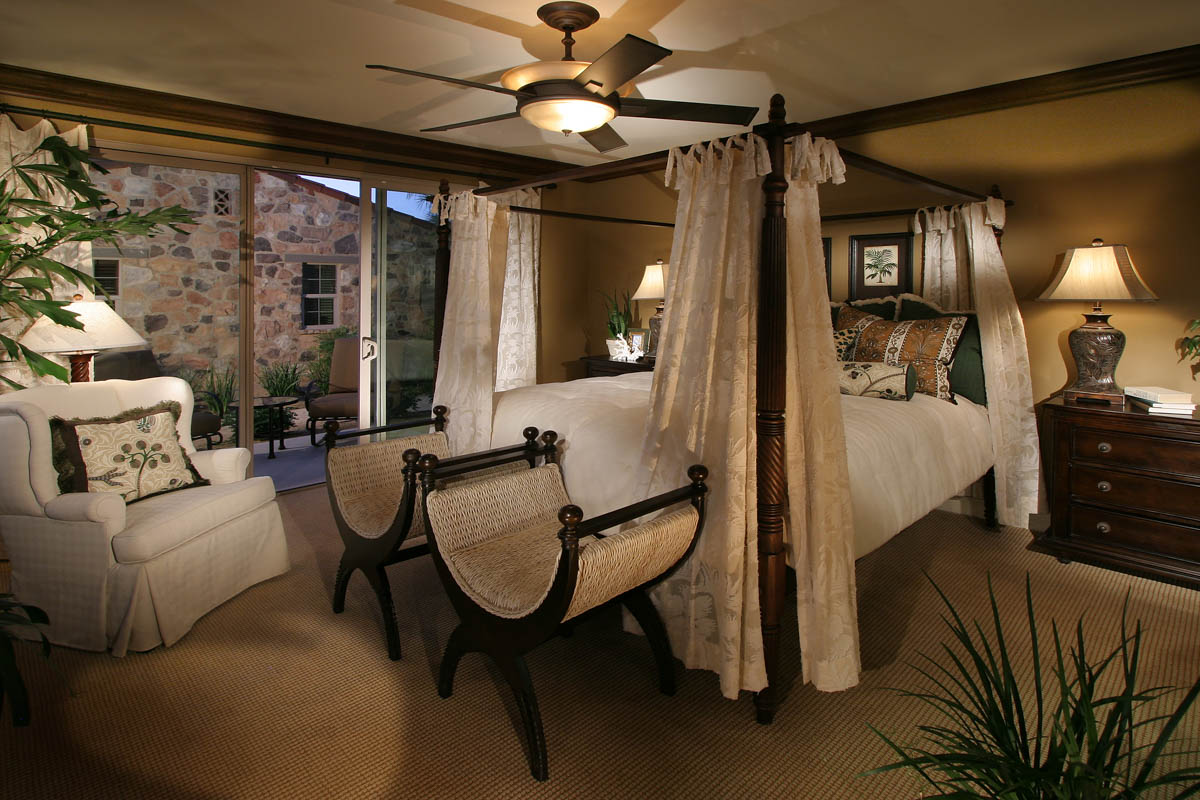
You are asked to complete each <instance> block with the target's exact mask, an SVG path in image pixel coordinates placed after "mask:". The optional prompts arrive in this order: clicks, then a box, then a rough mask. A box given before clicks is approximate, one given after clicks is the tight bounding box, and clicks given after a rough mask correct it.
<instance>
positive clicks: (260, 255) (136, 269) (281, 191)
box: [93, 162, 437, 393]
mask: <svg viewBox="0 0 1200 800" xmlns="http://www.w3.org/2000/svg"><path fill="white" fill-rule="evenodd" d="M105 166H106V167H107V168H108V169H109V173H108V174H107V175H97V176H96V183H97V185H98V186H99V187H100V189H101V190H102V191H104V192H105V193H106V194H107V195H108V196H109V197H111V198H112V199H113V200H114V201H115V202H116V203H117V204H118V206H120V207H121V208H133V209H137V210H147V209H150V208H156V207H161V206H167V205H181V206H183V207H184V208H188V209H191V210H193V211H196V212H197V214H198V220H199V224H198V225H197V226H196V227H195V228H194V229H192V230H190V231H189V232H188V233H183V234H179V233H174V232H168V233H166V234H163V235H161V236H157V237H155V238H153V239H145V238H144V237H136V238H134V237H131V238H130V239H129V240H127V241H126V242H123V243H122V247H121V252H119V253H118V252H117V251H116V250H115V249H111V248H105V247H99V246H98V247H97V248H96V249H95V252H94V254H93V257H94V258H117V259H119V260H120V262H121V268H120V293H119V295H118V297H117V303H116V309H117V312H118V313H119V314H121V316H122V317H124V318H125V320H126V321H127V322H129V324H130V325H131V326H132V327H133V328H134V329H135V330H136V331H138V333H140V334H142V335H143V336H144V337H145V338H146V339H147V340H148V341H149V342H150V346H151V348H152V350H153V351H154V354H155V356H156V357H157V359H158V361H159V364H160V366H161V367H162V369H163V371H164V372H166V373H168V374H174V373H177V372H180V371H184V370H206V369H208V368H209V366H213V365H215V366H216V368H217V369H218V370H223V369H226V368H235V367H236V366H237V357H238V335H239V322H238V266H237V265H238V234H239V231H240V228H241V216H240V214H241V197H240V177H239V176H238V175H236V174H232V173H220V172H208V171H204V170H194V169H186V168H182V167H169V166H159V165H146V164H125V163H115V162H105ZM218 189H219V190H223V191H224V192H225V193H226V197H227V200H228V203H227V211H228V213H218V211H219V210H220V209H217V208H215V207H214V192H215V190H218ZM254 202H255V210H256V213H255V224H254V285H255V288H254V297H255V305H256V315H255V322H254V338H255V342H254V356H255V364H254V371H255V373H258V372H259V371H260V370H261V369H262V368H263V367H265V366H268V365H272V364H280V363H299V364H301V365H303V364H304V363H305V362H307V361H311V360H312V359H313V358H314V357H315V355H316V353H315V347H316V336H317V334H319V333H320V331H321V329H311V328H310V329H305V328H303V327H302V325H301V314H300V306H301V302H300V300H301V292H302V286H301V283H302V270H303V264H304V263H305V262H310V263H318V264H329V263H332V264H335V265H336V266H337V274H338V280H337V301H336V303H335V308H336V310H335V324H336V325H346V326H349V327H351V328H357V327H358V310H359V278H358V275H359V205H358V198H357V197H354V196H353V195H348V194H345V193H343V192H340V191H337V190H335V189H331V188H328V187H326V186H323V185H321V184H318V183H315V182H313V181H309V180H305V179H304V178H302V177H299V176H297V175H294V174H289V173H281V172H273V171H266V170H259V171H256V172H255V186H254ZM387 229H388V232H387V237H388V258H387V271H388V287H389V289H388V320H387V336H388V338H390V339H396V338H420V339H432V336H433V264H434V254H435V251H436V248H437V235H436V229H437V223H436V222H433V221H429V220H424V219H419V218H416V217H413V216H410V215H408V214H404V213H402V212H398V211H394V210H391V209H389V210H388V214H387ZM261 391H262V389H261V386H256V388H255V392H256V393H261Z"/></svg>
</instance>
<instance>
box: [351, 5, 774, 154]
mask: <svg viewBox="0 0 1200 800" xmlns="http://www.w3.org/2000/svg"><path fill="white" fill-rule="evenodd" d="M537 15H538V18H539V19H541V20H542V21H543V22H545V23H546V24H547V25H549V26H550V27H551V28H554V29H555V30H559V31H562V32H563V33H564V34H565V36H564V37H563V40H562V43H563V45H564V46H565V48H566V54H565V55H564V56H563V59H562V61H535V62H534V63H532V64H525V65H522V66H519V67H514V68H512V69H510V70H509V71H508V72H506V73H504V74H503V75H502V76H501V77H500V83H501V85H500V86H493V85H492V84H488V83H477V82H475V81H468V80H463V79H461V78H448V77H445V76H443V75H433V74H430V73H428V72H418V71H417V70H412V69H402V68H400V67H389V66H385V65H383V64H367V65H366V66H367V69H381V70H387V71H389V72H399V73H400V74H402V75H414V76H416V77H418V78H432V79H433V80H438V81H443V82H445V83H453V84H456V85H458V86H470V87H473V88H476V89H486V90H487V91H489V92H498V93H500V94H504V95H508V96H510V97H515V98H516V99H517V110H516V111H512V112H510V113H507V114H497V115H496V116H492V117H482V118H480V119H472V120H467V121H466V122H453V123H450V124H448V125H438V126H437V127H434V128H423V129H422V132H431V131H448V130H453V129H454V128H465V127H467V126H470V125H482V124H484V123H485V122H499V121H500V120H506V119H514V118H516V117H524V118H525V119H526V120H527V121H529V122H531V123H533V124H534V125H536V126H537V127H539V128H542V129H544V130H548V131H562V132H563V133H564V134H571V133H578V134H579V135H580V136H582V137H583V138H584V139H586V140H587V142H588V143H589V144H590V145H592V147H595V148H596V149H597V150H599V151H600V152H601V153H607V152H608V151H610V150H616V149H617V148H619V147H625V146H626V142H625V140H624V139H622V138H621V136H620V134H618V133H617V132H616V131H615V130H613V129H612V126H610V125H609V124H608V123H609V121H611V120H612V119H613V118H615V117H618V116H623V117H643V118H649V119H674V120H687V121H692V122H716V123H722V124H727V125H749V124H750V121H751V120H753V119H754V115H755V114H757V113H758V108H757V107H750V106H730V105H721V104H717V103H686V102H676V101H673V100H647V99H645V98H641V97H629V96H628V95H629V93H630V92H631V91H632V87H631V86H629V85H628V84H629V82H630V81H631V80H633V79H634V78H636V77H637V76H638V75H640V74H642V72H644V71H645V70H646V69H648V68H650V67H652V66H654V65H655V64H657V63H658V62H659V61H662V60H663V59H664V58H666V57H667V56H669V55H671V51H670V50H668V49H667V48H665V47H659V46H658V45H656V44H654V43H653V42H648V41H646V40H645V39H640V38H638V37H637V36H633V35H631V34H626V35H625V38H624V39H622V40H621V41H619V42H617V43H616V44H615V45H613V46H612V47H610V48H609V49H608V50H606V51H605V52H604V54H603V55H601V56H600V57H599V58H598V59H596V60H595V61H593V62H591V63H590V64H589V63H588V62H586V61H576V60H575V59H574V58H573V57H572V56H571V47H572V46H573V45H574V44H575V39H574V37H572V35H571V34H573V33H575V32H576V31H580V30H583V29H584V28H586V27H588V26H589V25H591V24H592V23H594V22H596V20H598V19H600V12H598V11H597V10H596V9H594V8H592V7H591V6H589V5H586V4H584V3H576V2H557V3H547V4H546V5H544V6H542V7H541V8H539V9H538V10H537Z"/></svg>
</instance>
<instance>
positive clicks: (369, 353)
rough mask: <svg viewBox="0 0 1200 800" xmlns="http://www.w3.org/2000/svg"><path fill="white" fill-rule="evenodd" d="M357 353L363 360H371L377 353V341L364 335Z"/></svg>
mask: <svg viewBox="0 0 1200 800" xmlns="http://www.w3.org/2000/svg"><path fill="white" fill-rule="evenodd" d="M359 355H360V357H361V358H362V360H363V361H373V360H374V359H375V357H376V356H378V355H379V342H377V341H375V340H374V339H372V338H371V337H370V336H364V337H363V339H362V345H361V350H360V353H359Z"/></svg>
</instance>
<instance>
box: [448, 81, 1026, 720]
mask: <svg viewBox="0 0 1200 800" xmlns="http://www.w3.org/2000/svg"><path fill="white" fill-rule="evenodd" d="M753 131H754V133H756V134H758V135H759V136H761V137H762V138H763V139H765V140H766V142H767V148H768V151H769V152H770V156H771V172H770V173H768V174H767V175H766V176H764V178H763V193H764V195H765V198H766V209H765V214H764V216H763V220H762V245H761V248H760V253H759V265H758V269H759V283H758V329H757V337H758V342H757V359H758V364H759V367H760V368H759V369H758V371H757V374H756V388H757V407H756V410H755V433H756V436H757V439H758V452H757V464H756V467H757V473H758V517H757V523H758V525H757V527H758V533H757V537H758V586H759V603H760V609H761V614H762V637H763V660H764V664H765V668H766V673H767V686H766V687H764V688H763V689H761V690H760V691H759V692H757V693H756V694H755V698H754V706H755V716H756V719H757V720H758V722H760V723H762V724H769V723H771V722H772V721H773V720H774V718H775V713H776V711H777V710H778V708H779V705H780V702H781V701H782V700H783V696H782V687H783V685H784V680H783V679H784V676H783V675H782V674H781V672H780V669H781V665H780V645H781V639H780V637H781V634H782V624H781V623H782V619H783V615H784V610H785V608H786V606H785V602H786V598H787V554H786V551H785V547H784V525H785V522H784V520H785V516H786V514H787V502H788V499H787V481H786V474H785V468H784V464H785V463H786V459H785V452H784V417H785V413H786V410H787V409H786V401H785V389H786V386H787V359H786V357H785V355H786V340H785V336H786V333H787V330H786V325H787V319H786V305H785V298H786V297H787V225H786V220H785V196H786V194H787V188H788V183H787V179H786V178H785V172H784V143H785V142H786V141H787V139H789V138H791V137H792V136H795V135H797V134H801V133H803V132H804V127H803V126H802V125H798V124H795V123H791V124H789V123H788V122H787V121H786V109H785V107H784V98H783V96H782V95H779V94H776V95H774V96H772V97H771V104H770V108H769V111H768V116H767V122H765V123H762V124H760V125H756V126H755V127H754V128H753ZM680 149H681V150H682V151H683V152H685V153H686V152H687V151H688V149H689V147H682V148H680ZM839 152H840V154H841V156H842V160H843V161H844V163H845V164H846V165H847V166H852V167H858V168H860V169H864V170H867V171H869V172H873V173H876V174H878V175H883V176H886V177H890V178H893V179H895V180H898V181H902V182H905V183H911V184H915V185H918V186H921V187H923V188H926V189H930V190H932V191H935V192H937V193H939V194H944V195H947V196H949V197H951V198H954V199H956V200H959V201H963V200H967V201H980V200H986V199H987V197H988V195H983V194H979V193H978V192H973V191H970V190H968V189H963V188H960V187H957V186H952V185H950V184H947V183H942V182H941V181H936V180H933V179H932V178H927V177H925V176H923V175H919V174H917V173H915V172H909V171H908V170H904V169H901V168H899V167H895V166H892V165H890V164H886V163H884V162H882V161H877V160H875V159H872V158H868V157H867V156H863V155H859V154H857V153H852V152H850V151H847V150H841V149H839ZM665 160H666V153H665V152H662V153H651V154H649V155H642V156H635V157H633V158H628V159H624V160H621V161H613V162H607V163H604V164H597V165H593V166H588V167H576V168H573V169H568V170H564V171H561V172H556V173H553V174H550V175H545V176H541V177H538V178H532V179H529V180H526V181H522V182H519V183H509V184H504V185H500V186H488V187H482V188H479V189H476V190H475V194H476V195H480V196H487V195H493V194H502V193H504V192H511V191H515V190H517V189H531V188H538V187H545V186H551V185H553V184H556V183H559V182H562V181H568V180H586V179H602V178H615V177H620V176H623V175H630V174H636V173H639V172H647V171H651V170H653V169H656V168H658V167H659V166H661V165H662V164H664V163H665ZM439 191H440V192H441V193H442V194H444V195H445V194H449V191H450V187H449V183H448V181H446V180H443V181H442V183H441V186H440V189H439ZM990 196H991V197H1000V193H999V189H998V188H997V187H995V186H993V187H992V191H991V195H990ZM1006 202H1007V204H1008V205H1011V204H1012V201H1006ZM509 210H510V211H515V212H517V213H529V214H539V215H542V216H549V217H565V218H569V219H580V220H591V221H595V222H610V223H625V224H635V225H653V226H660V227H671V228H673V227H674V223H670V222H657V221H652V220H640V219H626V218H621V217H605V216H599V215H595V214H579V213H573V212H567V211H553V210H544V209H536V208H525V207H519V206H513V207H510V209H509ZM916 210H917V209H915V208H912V209H895V210H887V211H868V212H862V213H857V214H838V215H831V216H827V217H822V221H823V222H834V221H846V220H852V219H870V218H876V217H878V218H882V217H895V216H911V215H912V214H914V213H915V212H916ZM995 233H996V237H997V239H999V237H1000V235H1001V231H1000V230H999V229H996V230H995ZM435 263H436V274H435V279H434V298H435V303H436V311H435V314H436V317H435V324H434V359H435V362H436V360H437V359H438V357H439V355H440V351H441V340H442V321H443V318H444V311H445V304H446V287H447V284H448V279H449V271H450V225H449V223H448V222H443V223H442V224H441V225H440V226H439V227H438V250H437V256H436V262H435ZM764 367H765V368H764ZM986 477H987V478H992V477H993V473H992V472H991V471H989V473H988V476H986ZM993 479H994V478H993ZM985 480H986V478H985ZM985 494H986V495H988V496H989V498H994V490H992V491H990V492H989V491H987V487H985ZM988 505H989V506H991V508H989V510H988V511H989V513H988V516H989V518H991V517H993V516H994V513H995V511H994V503H988Z"/></svg>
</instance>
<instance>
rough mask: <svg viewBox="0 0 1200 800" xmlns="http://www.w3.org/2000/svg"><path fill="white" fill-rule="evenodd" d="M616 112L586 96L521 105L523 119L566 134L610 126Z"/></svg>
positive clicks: (535, 101)
mask: <svg viewBox="0 0 1200 800" xmlns="http://www.w3.org/2000/svg"><path fill="white" fill-rule="evenodd" d="M616 115H617V112H616V109H614V108H613V107H612V106H610V105H607V104H606V103H601V102H599V101H597V100H588V99H587V98H583V97H566V98H562V99H553V98H551V99H546V100H534V101H533V102H531V103H526V104H525V105H522V106H521V116H522V117H524V118H525V119H526V120H527V121H529V122H532V123H533V124H534V125H536V126H538V127H539V128H541V129H543V130H547V131H556V132H558V131H561V132H563V133H570V132H574V133H579V132H581V131H590V130H595V129H596V128H599V127H600V126H601V125H605V124H607V123H608V122H609V121H610V120H612V118H613V117H615V116H616Z"/></svg>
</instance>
